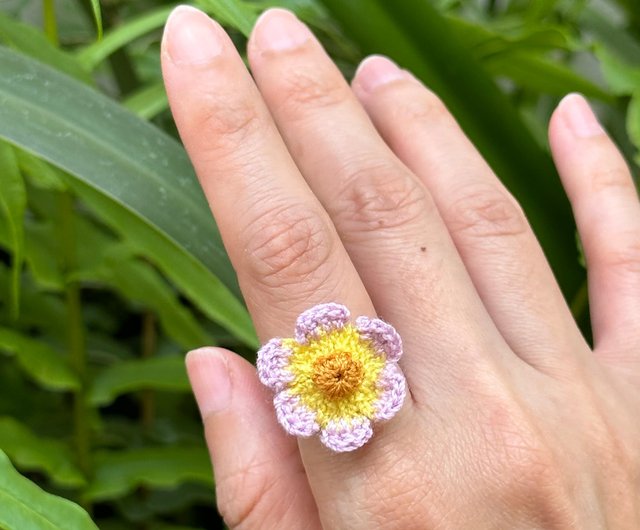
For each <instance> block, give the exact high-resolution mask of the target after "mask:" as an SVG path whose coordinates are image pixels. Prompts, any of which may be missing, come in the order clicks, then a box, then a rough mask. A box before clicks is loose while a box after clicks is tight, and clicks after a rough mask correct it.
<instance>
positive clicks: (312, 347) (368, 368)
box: [283, 324, 385, 428]
mask: <svg viewBox="0 0 640 530" xmlns="http://www.w3.org/2000/svg"><path fill="white" fill-rule="evenodd" d="M283 346H285V347H289V348H291V350H292V355H291V357H290V359H289V366H288V369H289V370H290V371H291V372H292V373H293V374H294V376H295V379H294V381H293V382H292V383H291V386H290V390H289V391H290V392H292V393H293V394H296V395H297V396H299V397H300V400H301V401H302V403H303V404H304V405H306V406H307V407H309V408H310V409H311V410H314V411H316V413H317V421H318V423H319V424H320V427H322V428H324V427H326V425H327V423H328V422H329V420H332V419H340V418H344V419H351V418H356V417H358V416H367V417H372V416H373V414H374V410H373V406H374V403H375V401H376V399H377V397H378V390H377V388H376V381H377V380H378V376H379V374H380V371H381V370H382V368H383V367H384V364H385V360H384V359H383V358H382V357H381V356H379V355H377V354H376V353H375V352H374V351H373V350H372V348H371V346H370V344H369V343H368V342H367V341H363V340H362V339H361V338H360V335H359V333H358V330H357V329H355V328H354V327H353V326H352V325H350V324H348V325H346V326H345V327H344V328H342V329H339V330H337V331H330V332H329V333H324V334H322V335H321V336H320V337H319V338H317V339H314V340H312V341H310V342H309V344H298V342H296V341H295V340H294V339H284V340H283ZM345 352H346V353H348V354H349V356H350V362H353V363H354V364H355V365H359V369H358V371H359V372H360V373H359V376H358V379H359V384H357V388H355V389H353V390H352V391H351V389H350V391H349V393H347V395H341V394H343V393H344V392H334V394H333V397H332V396H331V393H328V392H327V387H326V385H324V386H322V385H321V386H319V385H317V384H316V383H315V382H314V379H315V381H318V378H319V374H318V373H317V370H318V367H319V366H326V363H318V362H317V361H318V360H320V359H322V358H333V357H335V356H336V354H337V355H338V356H341V355H342V354H343V353H345ZM322 375H324V374H322Z"/></svg>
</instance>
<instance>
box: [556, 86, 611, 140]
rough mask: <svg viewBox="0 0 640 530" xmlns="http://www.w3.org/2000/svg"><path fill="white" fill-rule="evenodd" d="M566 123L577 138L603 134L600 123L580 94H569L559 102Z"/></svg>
mask: <svg viewBox="0 0 640 530" xmlns="http://www.w3.org/2000/svg"><path fill="white" fill-rule="evenodd" d="M559 107H560V108H561V109H562V111H563V115H564V117H565V120H566V123H567V124H568V125H569V128H570V129H571V131H572V132H573V134H574V135H575V136H577V137H579V138H590V137H592V136H598V135H600V134H604V132H605V131H604V129H603V128H602V125H600V123H599V122H598V118H596V115H595V114H594V113H593V111H592V110H591V107H590V106H589V104H588V103H587V100H586V99H585V98H584V97H583V96H581V95H580V94H569V95H568V96H565V97H564V98H563V99H562V101H561V102H560V105H559Z"/></svg>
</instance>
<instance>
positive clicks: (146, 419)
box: [140, 311, 157, 431]
mask: <svg viewBox="0 0 640 530" xmlns="http://www.w3.org/2000/svg"><path fill="white" fill-rule="evenodd" d="M156 343H157V332H156V319H155V316H154V314H153V313H151V312H149V311H147V312H146V313H145V314H144V315H143V317H142V358H143V359H149V358H150V357H152V356H153V354H154V352H155V350H156ZM140 399H141V402H142V426H143V428H144V429H145V431H148V430H149V429H150V428H151V426H152V425H153V419H154V416H155V398H154V394H153V391H152V390H143V391H142V392H141V395H140Z"/></svg>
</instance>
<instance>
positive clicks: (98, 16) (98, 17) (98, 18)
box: [90, 0, 102, 40]
mask: <svg viewBox="0 0 640 530" xmlns="http://www.w3.org/2000/svg"><path fill="white" fill-rule="evenodd" d="M90 3H91V11H92V12H93V20H94V21H95V23H96V31H97V32H98V40H100V39H101V38H102V11H100V2H99V0H90Z"/></svg>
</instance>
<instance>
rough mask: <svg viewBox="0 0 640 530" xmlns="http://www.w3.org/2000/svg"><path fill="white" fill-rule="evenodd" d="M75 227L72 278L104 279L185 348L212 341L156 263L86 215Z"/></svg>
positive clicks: (77, 220) (98, 280)
mask: <svg viewBox="0 0 640 530" xmlns="http://www.w3.org/2000/svg"><path fill="white" fill-rule="evenodd" d="M76 228H77V234H76V236H77V239H78V251H77V260H78V269H77V270H76V271H74V272H73V273H72V274H71V277H72V278H74V279H78V280H82V281H88V282H104V283H105V284H107V285H109V286H111V287H113V288H114V289H115V290H116V291H117V292H119V293H120V295H121V296H122V297H123V298H124V299H125V300H128V301H130V302H133V303H138V304H141V305H142V306H143V307H144V308H145V310H150V311H153V312H154V313H155V314H156V315H158V317H159V319H160V324H161V325H162V327H163V328H164V330H165V331H166V333H167V334H168V335H169V336H170V337H171V338H173V339H174V340H175V341H176V342H177V343H178V344H180V346H182V347H183V348H186V349H192V348H194V347H196V346H201V345H202V344H207V343H210V342H211V341H210V337H209V336H208V335H207V334H206V333H205V332H204V330H203V329H202V327H201V326H200V325H199V324H198V322H197V321H196V319H195V318H194V317H193V315H192V314H191V312H190V311H189V310H188V309H187V308H186V307H184V306H183V304H182V303H181V302H180V300H179V299H178V297H177V294H176V292H175V290H174V289H173V288H172V287H171V286H170V285H169V284H168V283H167V282H166V281H165V280H164V278H162V277H161V276H160V274H159V273H158V272H157V270H156V269H155V268H153V266H151V265H150V264H149V263H147V262H146V261H142V260H139V259H138V258H136V257H135V255H134V251H133V250H132V248H131V246H130V245H127V244H126V243H122V242H120V241H118V240H116V239H114V238H113V237H112V236H110V235H108V234H107V233H106V232H105V231H104V230H101V229H99V228H98V227H97V226H96V225H95V224H94V223H92V222H90V221H89V220H87V219H85V218H81V217H80V218H77V219H76ZM54 235H55V233H54V232H51V233H50V235H49V237H46V238H44V239H45V240H44V241H42V242H41V245H42V247H44V248H46V245H47V241H50V240H52V239H54ZM51 250H52V251H54V250H55V247H53V248H51ZM151 258H153V256H151ZM34 273H35V270H34Z"/></svg>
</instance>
